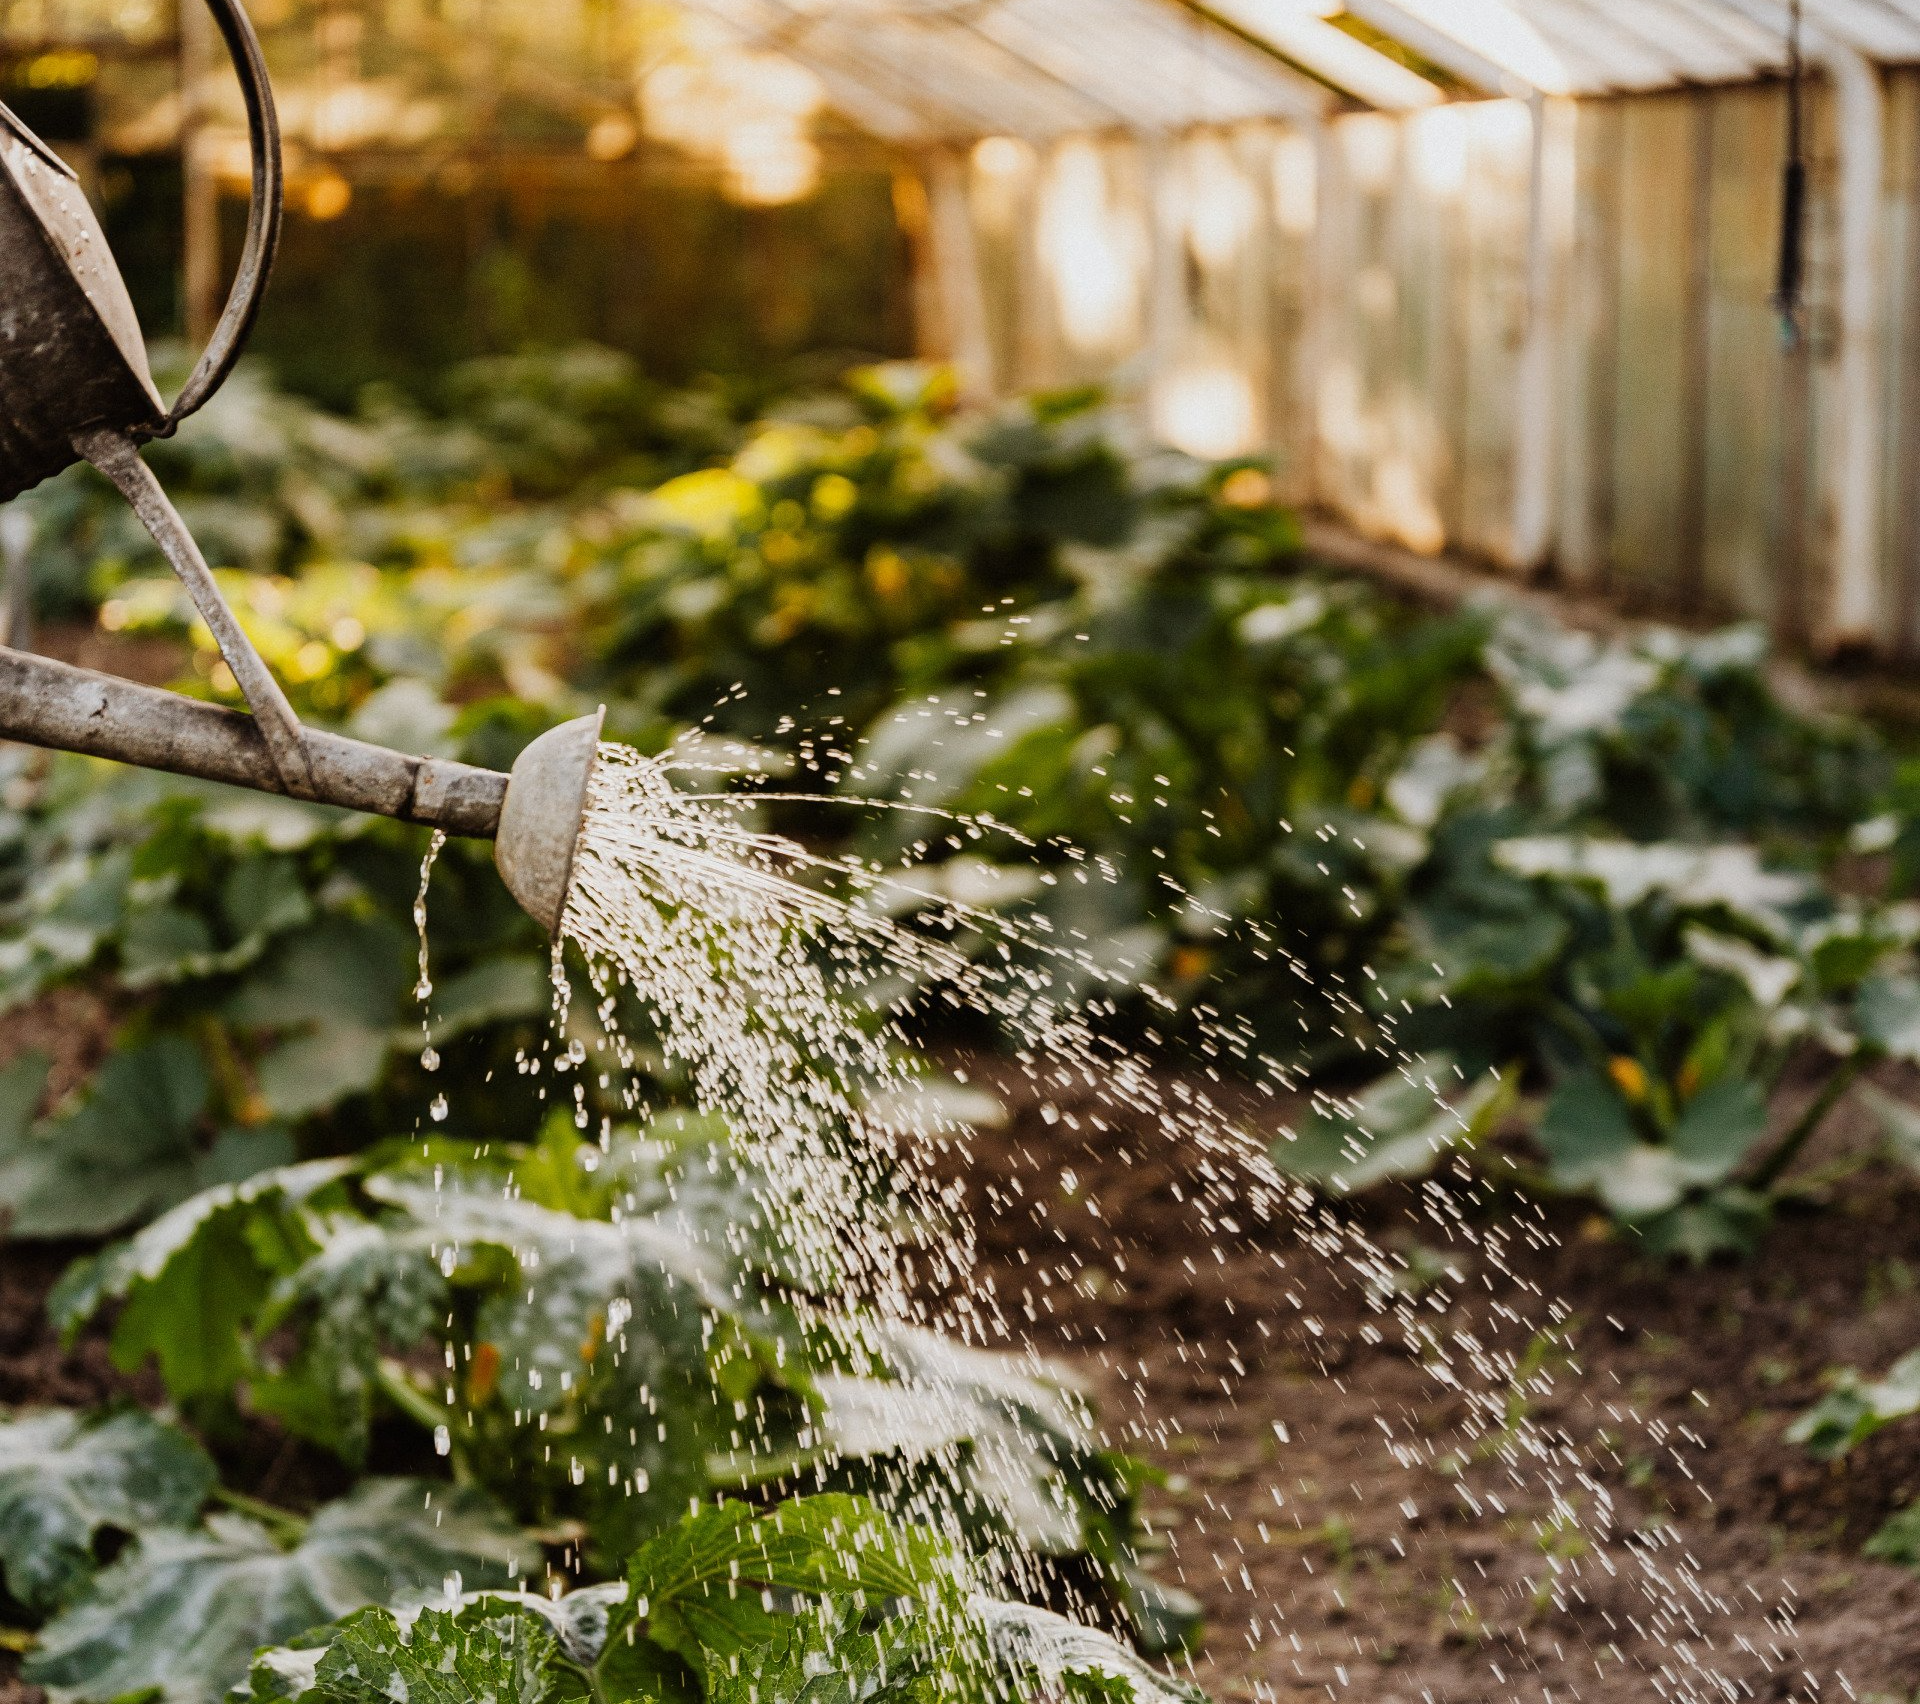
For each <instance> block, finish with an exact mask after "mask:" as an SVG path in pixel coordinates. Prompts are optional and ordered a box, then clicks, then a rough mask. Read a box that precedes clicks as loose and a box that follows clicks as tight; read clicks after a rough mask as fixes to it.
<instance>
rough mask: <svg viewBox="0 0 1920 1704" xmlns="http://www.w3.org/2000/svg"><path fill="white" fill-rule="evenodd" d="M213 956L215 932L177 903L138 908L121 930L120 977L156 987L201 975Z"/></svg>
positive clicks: (131, 984)
mask: <svg viewBox="0 0 1920 1704" xmlns="http://www.w3.org/2000/svg"><path fill="white" fill-rule="evenodd" d="M213 957H214V944H213V931H212V930H210V929H209V928H208V927H207V925H206V922H205V920H204V919H202V918H199V917H196V916H195V915H194V914H193V913H192V912H191V911H187V910H185V909H183V908H182V907H180V906H177V905H151V906H146V907H143V908H142V909H140V910H138V911H135V912H134V913H133V914H132V915H131V916H130V917H128V919H127V921H126V924H125V926H124V927H123V928H122V929H121V931H120V980H121V981H122V982H124V983H125V984H126V985H127V986H128V987H129V988H135V989H139V988H153V987H157V986H159V985H160V984H162V983H167V982H178V981H180V980H181V979H182V978H183V977H187V976H193V975H196V974H200V973H201V972H202V969H203V967H205V966H207V965H208V964H209V963H210V962H211V961H212V959H213Z"/></svg>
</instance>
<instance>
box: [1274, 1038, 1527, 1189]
mask: <svg viewBox="0 0 1920 1704" xmlns="http://www.w3.org/2000/svg"><path fill="white" fill-rule="evenodd" d="M1507 1099H1508V1096H1507V1094H1506V1092H1505V1084H1504V1081H1503V1079H1502V1078H1501V1077H1500V1076H1499V1075H1497V1074H1489V1075H1486V1076H1483V1077H1480V1078H1477V1079H1476V1080H1475V1081H1473V1082H1472V1083H1467V1084H1464V1085H1463V1084H1462V1083H1461V1082H1460V1080H1459V1078H1458V1077H1457V1076H1456V1074H1455V1072H1454V1068H1453V1061H1452V1060H1451V1059H1450V1058H1447V1057H1446V1056H1444V1055H1437V1054H1436V1055H1434V1056H1432V1057H1431V1058H1422V1059H1413V1060H1409V1061H1407V1062H1406V1063H1405V1064H1404V1065H1402V1066H1400V1067H1399V1068H1398V1069H1396V1070H1394V1071H1390V1072H1388V1073H1387V1074H1386V1075H1385V1076H1383V1077H1380V1078H1378V1079H1376V1080H1375V1081H1374V1082H1372V1083H1370V1084H1369V1085H1368V1086H1367V1087H1366V1088H1364V1089H1362V1090H1361V1091H1360V1093H1359V1095H1358V1096H1356V1097H1355V1098H1354V1100H1353V1101H1352V1102H1351V1103H1348V1104H1346V1105H1341V1104H1340V1103H1338V1102H1333V1101H1331V1100H1328V1101H1326V1103H1325V1104H1324V1105H1322V1104H1318V1103H1316V1105H1315V1107H1314V1109H1313V1110H1312V1111H1311V1112H1310V1113H1309V1114H1308V1116H1307V1117H1306V1118H1305V1119H1303V1120H1302V1121H1301V1124H1300V1128H1299V1130H1298V1132H1297V1133H1294V1132H1288V1133H1287V1134H1286V1135H1284V1136H1283V1137H1282V1139H1281V1140H1280V1141H1278V1142H1276V1143H1274V1145H1273V1147H1272V1149H1271V1153H1272V1157H1273V1163H1274V1164H1275V1165H1276V1166H1278V1167H1279V1168H1280V1169H1281V1170H1282V1171H1284V1172H1286V1173H1288V1174H1289V1175H1290V1176H1293V1177H1303V1178H1308V1179H1310V1180H1312V1181H1313V1182H1315V1183H1320V1184H1324V1185H1325V1186H1327V1187H1328V1188H1329V1189H1331V1190H1333V1192H1334V1193H1335V1194H1339V1195H1352V1194H1355V1193H1357V1192H1358V1191H1360V1190H1363V1189H1370V1188H1371V1187H1372V1186H1373V1185H1374V1184H1376V1183H1383V1182H1385V1181H1386V1180H1387V1179H1389V1178H1402V1177H1423V1176H1425V1175H1426V1174H1427V1173H1428V1172H1429V1171H1431V1170H1432V1169H1433V1167H1434V1165H1435V1164H1436V1163H1437V1162H1438V1161H1439V1159H1440V1157H1441V1156H1442V1155H1443V1154H1445V1153H1447V1152H1449V1151H1450V1150H1452V1149H1454V1148H1460V1147H1470V1146H1472V1145H1473V1144H1474V1143H1476V1142H1478V1141H1479V1140H1480V1139H1481V1138H1482V1137H1483V1136H1484V1135H1485V1134H1486V1132H1487V1131H1488V1129H1490V1128H1491V1127H1492V1125H1493V1123H1494V1122H1495V1121H1496V1120H1497V1119H1498V1117H1499V1115H1500V1112H1501V1110H1502V1108H1503V1107H1504V1106H1505V1104H1506V1101H1507Z"/></svg>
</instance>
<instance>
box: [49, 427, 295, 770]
mask: <svg viewBox="0 0 1920 1704" xmlns="http://www.w3.org/2000/svg"><path fill="white" fill-rule="evenodd" d="M76 443H77V446H78V448H79V450H80V453H81V454H82V455H84V456H85V457H86V458H87V460H88V461H90V462H92V463H93V465H94V466H95V467H97V468H99V470H100V471H101V472H102V473H104V474H105V475H106V476H107V477H108V478H109V479H111V480H112V481H113V483H114V484H115V485H116V486H118V487H119V489H120V494H121V496H123V497H125V498H126V500H127V501H128V502H129V503H130V504H132V505H133V512H134V513H135V514H136V515H138V516H139V517H140V523H141V525H142V526H144V527H145V528H146V529H147V531H148V532H150V533H151V534H152V535H153V538H154V542H155V543H157V544H158V545H159V546H160V548H161V550H163V551H164V552H165V553H166V557H167V560H168V562H170V563H171V564H172V565H173V571H174V572H175V573H176V574H178V575H179V576H180V582H181V584H182V585H184V586H185V587H186V588H187V593H188V595H189V596H190V597H191V598H192V599H193V605H194V608H195V609H197V610H199V612H200V617H201V619H202V620H203V621H205V622H206V624H207V627H208V629H209V631H210V632H211V633H212V634H213V637H214V642H215V643H216V644H217V645H219V647H220V655H221V656H222V657H224V658H225V659H226V662H227V667H228V668H230V669H231V670H232V671H233V678H234V679H235V680H236V681H237V682H238V683H239V685H240V690H241V691H242V692H243V693H245V694H246V698H247V704H248V706H249V708H251V709H252V711H253V713H254V716H255V717H256V718H257V719H258V721H259V723H260V732H261V735H262V736H263V737H264V738H265V740H266V742H267V750H268V751H269V752H271V753H272V754H273V762H274V767H275V768H276V769H277V770H278V771H279V774H280V781H281V791H283V792H286V793H290V794H291V795H292V796H293V797H294V798H296V799H311V798H314V797H316V796H317V795H316V794H315V792H314V779H313V775H312V773H311V772H310V770H309V769H308V766H307V759H306V753H305V750H304V748H303V746H302V744H301V739H300V718H299V717H297V716H296V715H295V714H294V713H293V706H292V705H291V704H289V703H288V702H287V695H286V694H285V693H284V692H282V691H281V690H280V683H279V682H278V681H277V680H275V679H274V678H273V671H272V670H271V669H269V668H268V667H267V665H266V662H265V660H264V659H263V658H262V657H261V655H260V653H259V652H258V651H256V650H255V649H254V647H253V641H252V640H251V639H249V638H248V637H247V635H246V632H245V630H244V629H243V628H242V627H241V625H240V622H239V619H238V618H237V617H236V616H235V615H234V613H233V611H232V610H231V609H229V608H228V607H227V600H226V599H225V598H223V597H222V596H221V595H220V588H219V586H218V585H217V584H216V583H215V581H214V578H213V572H212V570H211V569H209V568H208V567H207V562H206V558H205V557H204V556H202V555H201V554H200V547H199V545H197V544H195V543H194V541H193V534H192V533H190V532H188V531H187V526H186V522H184V521H183V520H181V519H180V513H179V511H178V510H177V509H175V508H174V506H173V504H172V503H170V502H169V501H168V500H167V494H166V492H165V491H163V490H162V489H161V488H160V481H159V480H157V479H155V478H154V476H153V469H151V468H150V467H148V466H147V464H146V463H145V462H143V461H142V460H141V459H140V452H139V450H138V449H136V448H135V447H134V444H133V440H132V439H131V438H128V437H127V436H126V435H125V434H124V433H120V432H115V431H112V430H109V429H106V428H102V429H100V430H98V431H93V432H83V433H82V434H81V435H80V437H79V438H78V439H77V440H76Z"/></svg>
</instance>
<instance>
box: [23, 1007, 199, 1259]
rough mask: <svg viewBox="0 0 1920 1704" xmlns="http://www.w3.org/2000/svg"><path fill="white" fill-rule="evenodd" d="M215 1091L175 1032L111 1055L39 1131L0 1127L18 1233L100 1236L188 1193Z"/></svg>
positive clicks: (191, 1049) (190, 1049) (192, 1051)
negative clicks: (201, 1123)
mask: <svg viewBox="0 0 1920 1704" xmlns="http://www.w3.org/2000/svg"><path fill="white" fill-rule="evenodd" d="M20 1092H21V1093H24V1086H22V1087H21V1089H20ZM207 1097H208V1082H207V1073H206V1069H205V1067H204V1066H203V1065H202V1064H201V1062H200V1055H199V1054H198V1052H197V1051H195V1049H194V1047H193V1045H192V1044H191V1043H190V1042H188V1041H187V1040H186V1039H185V1038H184V1037H181V1036H177V1035H168V1036H162V1037H160V1038H159V1039H158V1040H156V1041H151V1042H147V1043H144V1044H143V1045H141V1046H139V1047H133V1048H127V1049H124V1050H122V1051H120V1052H117V1053H115V1054H113V1055H111V1056H110V1057H109V1058H108V1060H107V1062H106V1064H105V1065H103V1066H102V1067H101V1068H100V1071H99V1073H98V1075H97V1076H95V1078H94V1080H93V1082H92V1084H91V1085H90V1087H89V1088H88V1090H87V1091H86V1093H85V1095H84V1097H83V1098H82V1099H81V1100H80V1101H79V1103H78V1104H77V1105H75V1106H73V1107H70V1108H66V1109H63V1110H62V1111H61V1112H60V1113H58V1114H56V1115H55V1116H54V1117H53V1118H50V1119H44V1120H42V1121H41V1122H40V1123H39V1124H38V1125H36V1126H35V1127H34V1128H33V1129H32V1130H31V1131H27V1132H23V1133H10V1132H9V1131H7V1130H6V1129H4V1128H0V1200H4V1201H5V1202H7V1203H8V1205H9V1206H10V1207H11V1208H12V1220H11V1229H12V1232H13V1234H14V1235H15V1236H21V1237H72V1236H98V1235H100V1234H101V1233H103V1232H106V1231H112V1230H117V1229H118V1228H119V1227H120V1226H122V1225H125V1224H127V1223H128V1222H129V1221H131V1220H133V1219H137V1218H139V1217H140V1216H141V1215H143V1214H146V1213H151V1212H153V1211H154V1210H156V1209H157V1208H161V1207H166V1206H170V1205H171V1204H172V1203H173V1202H175V1201H178V1200H179V1199H180V1198H181V1197H182V1196H185V1195H187V1194H190V1193H191V1192H192V1190H193V1188H194V1185H195V1182H196V1166H197V1163H198V1159H199V1148H198V1144H197V1142H196V1141H195V1134H196V1130H197V1127H198V1125H199V1121H200V1117H201V1115H202V1113H203V1112H204V1111H205V1109H206V1105H207Z"/></svg>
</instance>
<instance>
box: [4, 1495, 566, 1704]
mask: <svg viewBox="0 0 1920 1704" xmlns="http://www.w3.org/2000/svg"><path fill="white" fill-rule="evenodd" d="M536 1555H537V1547H536V1546H535V1545H534V1544H533V1543H532V1542H531V1541H530V1540H529V1539H527V1538H526V1537H525V1535H524V1534H522V1533H521V1532H519V1531H518V1530H517V1529H516V1528H515V1527H513V1526H512V1525H511V1523H509V1522H508V1521H507V1520H506V1519H505V1518H504V1517H503V1516H502V1514H501V1512H500V1510H499V1508H498V1506H497V1505H496V1504H494V1503H493V1502H492V1500H491V1499H490V1498H488V1497H486V1496H485V1495H484V1494H483V1493H481V1492H479V1491H476V1490H474V1489H472V1488H471V1487H462V1486H450V1485H445V1484H439V1483H435V1482H433V1481H423V1480H413V1479H369V1480H365V1481H363V1482H362V1483H361V1484H360V1485H358V1486H357V1487H355V1489H354V1490H353V1491H351V1492H349V1493H348V1494H347V1495H346V1496H345V1497H343V1498H340V1499H339V1500H338V1501H336V1502H333V1503H329V1504H327V1505H325V1506H324V1507H323V1508H321V1509H320V1510H319V1511H318V1512H316V1513H315V1514H314V1515H313V1516H312V1518H311V1519H300V1518H298V1517H295V1516H292V1515H288V1514H285V1513H283V1512H279V1511H273V1510H266V1509H261V1508H257V1507H256V1509H255V1511H254V1513H252V1514H238V1513H232V1512H226V1513H219V1514H214V1515H209V1516H208V1517H207V1519H206V1520H205V1521H204V1522H203V1523H202V1524H201V1525H200V1526H199V1527H198V1528H196V1529H194V1530H191V1531H183V1530H175V1529H169V1528H165V1527H159V1528H151V1529H148V1530H146V1531H144V1532H143V1533H142V1534H141V1536H140V1537H139V1538H138V1539H137V1540H136V1541H135V1542H134V1543H133V1544H132V1545H131V1546H130V1547H129V1548H128V1549H127V1551H126V1552H125V1553H124V1554H123V1555H121V1556H120V1557H119V1558H118V1559H117V1560H116V1561H115V1562H114V1563H113V1564H112V1565H111V1566H110V1567H108V1568H106V1569H105V1570H103V1571H102V1572H101V1573H100V1575H99V1576H98V1577H97V1578H96V1579H95V1580H94V1582H93V1584H92V1587H91V1589H90V1590H89V1591H88V1593H87V1594H86V1595H85V1596H84V1597H81V1598H80V1599H78V1600H77V1601H75V1602H73V1603H72V1604H71V1605H70V1606H69V1607H68V1608H66V1609H65V1610H63V1611H62V1612H61V1613H60V1614H59V1615H57V1616H55V1617H54V1619H53V1620H52V1621H50V1622H48V1624H47V1625H46V1627H45V1628H43V1629H42V1630H41V1634H40V1638H39V1642H38V1644H37V1645H36V1647H35V1649H34V1650H33V1652H32V1654H31V1655H30V1656H29V1657H28V1659H27V1662H26V1665H25V1667H24V1669H23V1673H24V1674H25V1675H26V1676H27V1678H28V1679H29V1680H30V1681H32V1682H33V1683H34V1684H36V1685H39V1686H44V1687H45V1688H46V1689H47V1692H48V1694H49V1696H50V1697H52V1698H54V1699H56V1700H67V1699H73V1700H83V1699H84V1700H92V1701H104V1700H107V1699H112V1698H119V1697H122V1696H124V1695H126V1694H129V1693H142V1694H150V1695H152V1696H155V1697H158V1698H162V1699H165V1700H168V1701H169V1704H202V1701H204V1700H214V1699H218V1698H219V1697H220V1696H221V1695H222V1693H223V1692H224V1691H225V1690H226V1688H227V1687H229V1686H231V1685H232V1684H233V1683H234V1682H235V1681H237V1680H239V1679H240V1677H241V1676H242V1675H244V1674H245V1672H246V1668H247V1663H248V1660H249V1658H250V1657H251V1656H252V1654H253V1652H254V1651H255V1650H257V1649H258V1648H259V1647H260V1646H262V1645H270V1644H275V1643H277V1642H279V1641H282V1640H285V1639H289V1638H291V1637H293V1636H294V1635H295V1634H296V1633H299V1632H302V1631H304V1630H305V1629H306V1628H309V1627H312V1626H315V1625H316V1624H318V1623H320V1622H323V1621H328V1620H332V1619H333V1618H335V1617H337V1616H341V1615H345V1614H347V1613H348V1612H349V1611H351V1610H355V1609H359V1608H361V1607H362V1606H363V1605H367V1604H374V1603H387V1602H389V1601H391V1600H392V1599H394V1598H395V1597H397V1596H403V1595H405V1594H409V1593H412V1594H415V1595H417V1596H425V1595H426V1594H428V1593H431V1592H435V1591H440V1590H443V1589H445V1588H446V1586H447V1585H448V1584H449V1583H450V1582H453V1581H455V1579H456V1577H457V1579H458V1580H474V1581H488V1580H494V1579H497V1580H498V1581H499V1582H500V1583H502V1584H509V1583H512V1582H513V1581H514V1580H515V1579H517V1578H518V1576H519V1574H520V1573H521V1572H522V1571H524V1569H525V1567H526V1566H527V1565H528V1564H530V1563H532V1562H533V1561H534V1560H535V1559H536ZM453 1589H454V1590H455V1591H456V1592H457V1591H458V1590H459V1589H460V1588H459V1585H458V1584H457V1583H454V1584H453Z"/></svg>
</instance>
